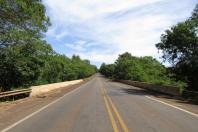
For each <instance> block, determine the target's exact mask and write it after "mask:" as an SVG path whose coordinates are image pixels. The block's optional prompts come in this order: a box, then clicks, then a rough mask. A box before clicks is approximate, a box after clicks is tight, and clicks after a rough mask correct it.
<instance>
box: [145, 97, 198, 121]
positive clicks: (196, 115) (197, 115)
mask: <svg viewBox="0 0 198 132" xmlns="http://www.w3.org/2000/svg"><path fill="white" fill-rule="evenodd" d="M145 97H147V98H149V99H151V100H154V101H157V102H160V103H162V104H165V105H168V106H170V107H173V108H175V109H178V110H181V111H183V112H186V113H188V114H190V115H192V116H195V117H198V114H195V113H192V112H190V111H187V110H184V109H182V108H179V107H177V106H174V105H171V104H168V103H166V102H163V101H161V100H158V99H155V98H153V97H150V96H145Z"/></svg>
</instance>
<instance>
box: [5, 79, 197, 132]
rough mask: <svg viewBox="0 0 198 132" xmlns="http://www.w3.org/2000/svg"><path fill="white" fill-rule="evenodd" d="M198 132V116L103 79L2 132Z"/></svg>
mask: <svg viewBox="0 0 198 132" xmlns="http://www.w3.org/2000/svg"><path fill="white" fill-rule="evenodd" d="M5 131H9V132H198V116H196V115H193V114H189V113H187V112H184V111H181V110H179V109H176V108H174V107H170V106H169V105H165V104H163V103H160V102H158V101H155V100H152V99H150V98H148V97H147V94H146V93H145V92H144V91H142V90H141V89H138V88H135V87H132V86H128V85H125V84H121V83H116V82H111V81H108V80H107V79H104V78H102V77H101V76H100V75H97V76H96V77H94V78H93V79H92V80H91V81H89V82H87V83H86V84H83V85H81V86H80V87H79V88H77V89H75V90H73V91H71V92H69V93H67V94H66V95H64V96H63V97H60V98H59V99H58V100H56V101H54V102H52V103H50V104H49V105H47V106H45V107H43V108H42V109H39V110H38V111H35V112H34V113H32V114H30V115H27V116H26V117H25V118H23V119H21V120H19V121H18V122H16V123H14V124H13V125H10V126H8V127H7V128H5V129H4V130H2V132H5Z"/></svg>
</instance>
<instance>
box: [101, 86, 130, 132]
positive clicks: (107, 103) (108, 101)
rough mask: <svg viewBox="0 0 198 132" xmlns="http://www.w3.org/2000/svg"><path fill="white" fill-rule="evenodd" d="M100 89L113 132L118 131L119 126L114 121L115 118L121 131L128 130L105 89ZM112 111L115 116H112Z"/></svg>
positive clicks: (127, 131) (125, 131)
mask: <svg viewBox="0 0 198 132" xmlns="http://www.w3.org/2000/svg"><path fill="white" fill-rule="evenodd" d="M101 91H102V94H103V97H104V102H105V106H106V109H107V112H108V115H109V118H110V121H111V124H112V127H113V130H114V132H119V128H118V125H117V123H116V118H117V120H118V122H119V124H120V126H121V128H122V130H123V132H129V130H128V128H127V126H126V124H125V123H124V121H123V119H122V117H121V116H120V114H119V112H118V110H117V108H116V107H115V105H114V104H113V102H112V100H111V98H110V97H109V96H108V94H107V91H106V89H105V88H101ZM112 111H113V112H114V114H115V116H116V117H114V116H113V115H114V114H113V112H112Z"/></svg>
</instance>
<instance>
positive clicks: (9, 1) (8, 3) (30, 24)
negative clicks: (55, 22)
mask: <svg viewBox="0 0 198 132" xmlns="http://www.w3.org/2000/svg"><path fill="white" fill-rule="evenodd" d="M0 18H1V19H0V48H3V47H7V46H9V45H15V44H27V43H31V42H33V41H35V40H37V39H39V38H40V37H42V33H43V32H46V31H47V27H48V26H49V25H50V22H49V18H48V17H47V16H46V15H45V7H44V5H43V4H42V3H41V0H0Z"/></svg>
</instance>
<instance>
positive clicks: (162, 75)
mask: <svg viewBox="0 0 198 132" xmlns="http://www.w3.org/2000/svg"><path fill="white" fill-rule="evenodd" d="M156 47H157V49H158V50H159V51H160V52H161V53H162V58H163V60H164V62H166V61H168V62H169V63H170V64H171V67H168V68H166V67H165V66H163V65H162V64H161V63H159V62H158V61H157V60H155V59H154V58H152V57H135V56H132V55H131V54H130V53H124V54H122V55H119V57H118V59H117V60H116V62H115V63H114V64H108V65H106V64H102V65H101V67H100V72H101V73H102V74H104V75H106V76H108V77H113V78H117V79H130V80H137V81H144V82H151V83H156V84H170V85H176V86H178V85H179V86H181V87H183V89H184V90H190V91H198V4H197V5H196V6H195V9H194V10H193V12H192V15H191V17H189V18H188V19H187V20H185V21H184V22H180V23H178V24H176V25H174V26H172V27H171V28H170V29H167V30H166V31H165V33H163V34H162V35H161V41H160V42H159V43H158V44H156Z"/></svg>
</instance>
